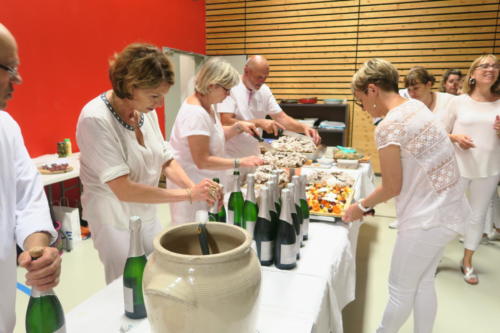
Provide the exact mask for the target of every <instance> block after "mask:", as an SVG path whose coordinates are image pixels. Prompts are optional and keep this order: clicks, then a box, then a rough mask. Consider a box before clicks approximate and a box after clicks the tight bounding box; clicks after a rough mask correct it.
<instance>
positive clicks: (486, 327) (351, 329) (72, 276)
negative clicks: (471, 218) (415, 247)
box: [15, 201, 500, 333]
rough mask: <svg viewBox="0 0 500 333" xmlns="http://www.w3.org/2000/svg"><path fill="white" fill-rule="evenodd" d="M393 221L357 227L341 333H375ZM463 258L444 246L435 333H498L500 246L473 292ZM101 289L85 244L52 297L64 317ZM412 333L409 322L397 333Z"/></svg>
mask: <svg viewBox="0 0 500 333" xmlns="http://www.w3.org/2000/svg"><path fill="white" fill-rule="evenodd" d="M394 215H395V214H394V205H393V202H392V201H390V202H389V203H387V204H384V205H380V206H378V207H377V216H376V217H374V218H369V219H368V220H367V222H366V223H365V224H364V225H363V226H362V227H361V230H360V235H359V240H358V250H357V259H356V262H357V286H356V300H355V301H354V302H352V303H351V304H349V305H348V306H347V307H346V308H345V309H344V328H345V329H344V331H345V333H373V332H375V330H376V328H377V326H378V323H379V320H380V318H381V316H382V313H383V311H384V308H385V304H386V301H387V276H388V271H389V263H390V257H391V253H392V247H393V245H394V240H395V237H396V231H395V230H392V229H389V228H388V227H387V225H388V223H389V222H391V221H393V219H394ZM160 216H162V221H163V222H164V224H165V225H166V224H168V222H169V216H170V215H169V213H168V206H167V205H162V206H160ZM461 256H462V244H460V243H459V242H458V241H454V242H452V243H450V244H449V245H448V247H447V249H446V251H445V254H444V257H443V259H442V261H441V264H440V272H439V274H438V275H437V283H436V285H437V292H438V302H439V305H438V315H437V320H436V325H435V329H434V332H435V333H478V332H480V333H498V332H500V323H499V321H498V319H497V318H498V315H499V314H500V265H499V262H500V242H492V243H491V244H490V245H481V247H480V249H479V250H478V252H477V255H476V257H475V263H476V268H477V270H478V272H479V278H480V283H479V285H477V286H469V285H467V284H466V283H465V282H464V281H463V279H462V275H461V274H460V272H459V268H458V263H459V261H460V259H461ZM23 276H24V272H23V271H22V270H21V269H19V271H18V280H19V281H20V282H23V281H24V277H23ZM104 286H105V283H104V273H103V268H102V265H101V263H100V261H99V258H98V256H97V252H96V251H95V249H94V248H93V246H92V241H91V240H87V241H83V242H82V243H81V244H80V245H79V246H77V247H76V248H75V250H73V251H72V252H70V253H66V254H64V256H63V268H62V274H61V283H60V285H59V286H58V287H57V288H56V293H57V294H58V296H59V299H60V300H61V303H62V304H63V306H64V309H65V311H66V312H69V311H71V309H73V308H74V307H75V306H76V305H77V304H79V303H80V302H82V301H83V300H85V299H86V298H87V297H89V296H90V295H92V294H93V293H95V292H96V291H97V290H99V289H101V288H103V287H104ZM17 296H18V297H17V305H16V312H17V320H18V325H17V326H16V329H15V332H16V333H18V332H19V333H21V332H25V330H24V315H25V311H26V306H27V303H28V296H27V295H25V294H23V293H21V292H18V294H17ZM411 332H413V325H412V320H411V319H410V320H408V322H407V323H406V324H405V326H404V327H403V328H402V329H401V331H400V333H411ZM68 333H71V332H68ZM92 333H100V332H92ZM103 333H107V332H103ZM276 333H282V332H276ZM320 333H323V332H320ZM325 333H326V332H325Z"/></svg>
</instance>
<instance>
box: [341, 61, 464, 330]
mask: <svg viewBox="0 0 500 333" xmlns="http://www.w3.org/2000/svg"><path fill="white" fill-rule="evenodd" d="M398 79H399V75H398V72H397V70H396V69H395V68H394V66H392V64H391V63H389V62H388V61H385V60H383V59H372V60H369V61H368V62H366V63H365V64H364V65H363V67H362V68H361V69H360V70H358V72H356V74H355V75H354V77H353V80H352V90H353V94H354V97H355V99H356V100H357V101H358V103H359V105H360V106H361V107H362V108H363V110H365V111H367V112H368V113H369V114H370V116H372V117H374V118H375V117H383V120H382V121H381V122H380V123H379V125H378V126H377V127H376V129H375V138H376V144H377V149H378V154H379V157H380V166H381V171H382V172H381V173H382V184H381V185H380V186H378V187H377V188H376V189H375V190H374V191H373V192H372V193H371V194H370V195H368V196H367V197H366V198H364V199H360V200H359V201H358V202H357V203H355V204H353V205H351V206H350V207H349V208H348V209H347V210H346V212H345V214H344V217H343V220H344V221H345V222H352V221H356V220H359V219H361V218H362V217H363V214H364V213H367V212H369V211H370V209H371V208H372V207H374V206H375V205H377V204H379V203H381V202H385V201H387V200H389V199H390V198H393V197H395V198H396V211H397V219H398V235H397V239H396V243H395V245H394V250H393V254H392V261H391V270H390V273H389V302H388V303H387V306H386V309H385V312H384V315H383V318H382V321H381V323H380V326H379V328H378V329H377V333H386V332H387V333H388V332H398V331H399V329H400V328H401V326H402V325H403V324H404V323H405V321H406V320H407V319H408V317H409V316H410V314H411V313H412V312H413V318H414V331H415V332H420V333H430V332H432V327H433V324H434V320H435V317H436V310H437V299H436V298H437V297H436V291H435V287H434V279H435V272H436V268H437V265H438V263H439V260H440V258H441V256H442V253H443V251H444V248H445V246H446V244H447V243H448V242H450V241H451V240H453V239H454V238H456V237H457V236H458V234H459V233H462V232H463V227H464V223H465V218H466V217H467V216H468V215H469V213H470V208H469V206H468V204H467V199H466V198H465V194H464V190H463V184H462V182H461V179H460V175H459V171H458V165H457V162H456V160H455V156H454V151H453V146H452V144H451V142H450V140H449V139H448V135H447V133H446V131H445V130H444V129H443V127H442V125H441V124H440V122H439V120H438V119H437V118H436V116H435V115H434V114H432V113H431V112H429V110H428V109H427V107H426V106H425V105H424V104H423V103H421V102H420V101H417V100H413V99H411V100H408V99H405V98H403V97H402V96H400V95H399V94H398Z"/></svg>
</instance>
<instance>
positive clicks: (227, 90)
mask: <svg viewBox="0 0 500 333" xmlns="http://www.w3.org/2000/svg"><path fill="white" fill-rule="evenodd" d="M218 86H219V87H221V88H222V89H224V91H225V92H226V93H228V92H229V90H231V89H228V88H226V87H224V86H221V85H220V84H218Z"/></svg>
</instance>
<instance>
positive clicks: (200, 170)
mask: <svg viewBox="0 0 500 333" xmlns="http://www.w3.org/2000/svg"><path fill="white" fill-rule="evenodd" d="M238 81H239V77H238V72H237V71H236V69H234V68H233V67H232V66H231V65H230V64H229V63H228V62H226V61H224V60H222V59H221V58H211V59H209V60H208V61H207V62H206V63H205V64H203V65H202V66H201V68H200V71H199V72H198V74H197V76H196V81H195V93H194V94H192V95H191V96H189V97H188V98H186V100H185V101H184V103H183V104H182V106H181V108H180V110H179V113H178V114H177V118H176V119H175V123H174V126H173V128H172V134H171V139H170V144H171V146H172V148H173V152H174V157H175V159H176V160H177V161H179V163H180V164H181V165H182V167H183V168H184V170H186V172H187V174H188V175H189V177H190V178H191V179H193V180H194V181H197V180H198V179H203V178H213V177H218V178H224V177H223V176H224V172H223V170H227V169H231V168H238V167H240V166H241V167H253V166H258V165H261V164H263V161H262V159H261V158H259V157H257V156H247V157H243V158H235V159H232V158H226V157H225V149H224V143H225V141H226V140H228V139H230V138H232V137H234V136H237V135H240V134H241V133H243V132H246V133H249V134H250V135H254V134H256V133H257V129H256V127H255V125H254V124H252V123H250V122H245V121H238V122H236V123H234V124H233V125H231V126H222V124H221V122H220V119H219V115H218V114H217V112H215V110H214V108H213V105H214V104H217V103H220V102H222V101H223V100H224V99H225V98H226V97H227V96H228V95H229V90H230V89H231V88H232V87H234V86H235V85H236V84H237V83H238ZM167 186H168V187H173V188H175V187H176V185H175V184H174V183H173V182H172V181H168V182H167ZM206 208H207V206H206V204H204V203H201V202H192V203H189V202H182V203H180V202H179V203H174V204H171V205H170V209H171V215H172V223H173V224H181V223H186V222H193V221H194V218H195V212H196V211H197V210H199V209H206Z"/></svg>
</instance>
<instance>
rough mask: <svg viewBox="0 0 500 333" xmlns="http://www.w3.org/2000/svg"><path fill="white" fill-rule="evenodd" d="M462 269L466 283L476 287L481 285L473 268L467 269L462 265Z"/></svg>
mask: <svg viewBox="0 0 500 333" xmlns="http://www.w3.org/2000/svg"><path fill="white" fill-rule="evenodd" d="M460 269H461V270H462V273H463V274H464V281H465V282H467V283H468V284H471V285H476V284H478V283H479V278H478V277H477V274H476V272H474V268H473V267H465V266H464V265H463V264H462V265H460Z"/></svg>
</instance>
